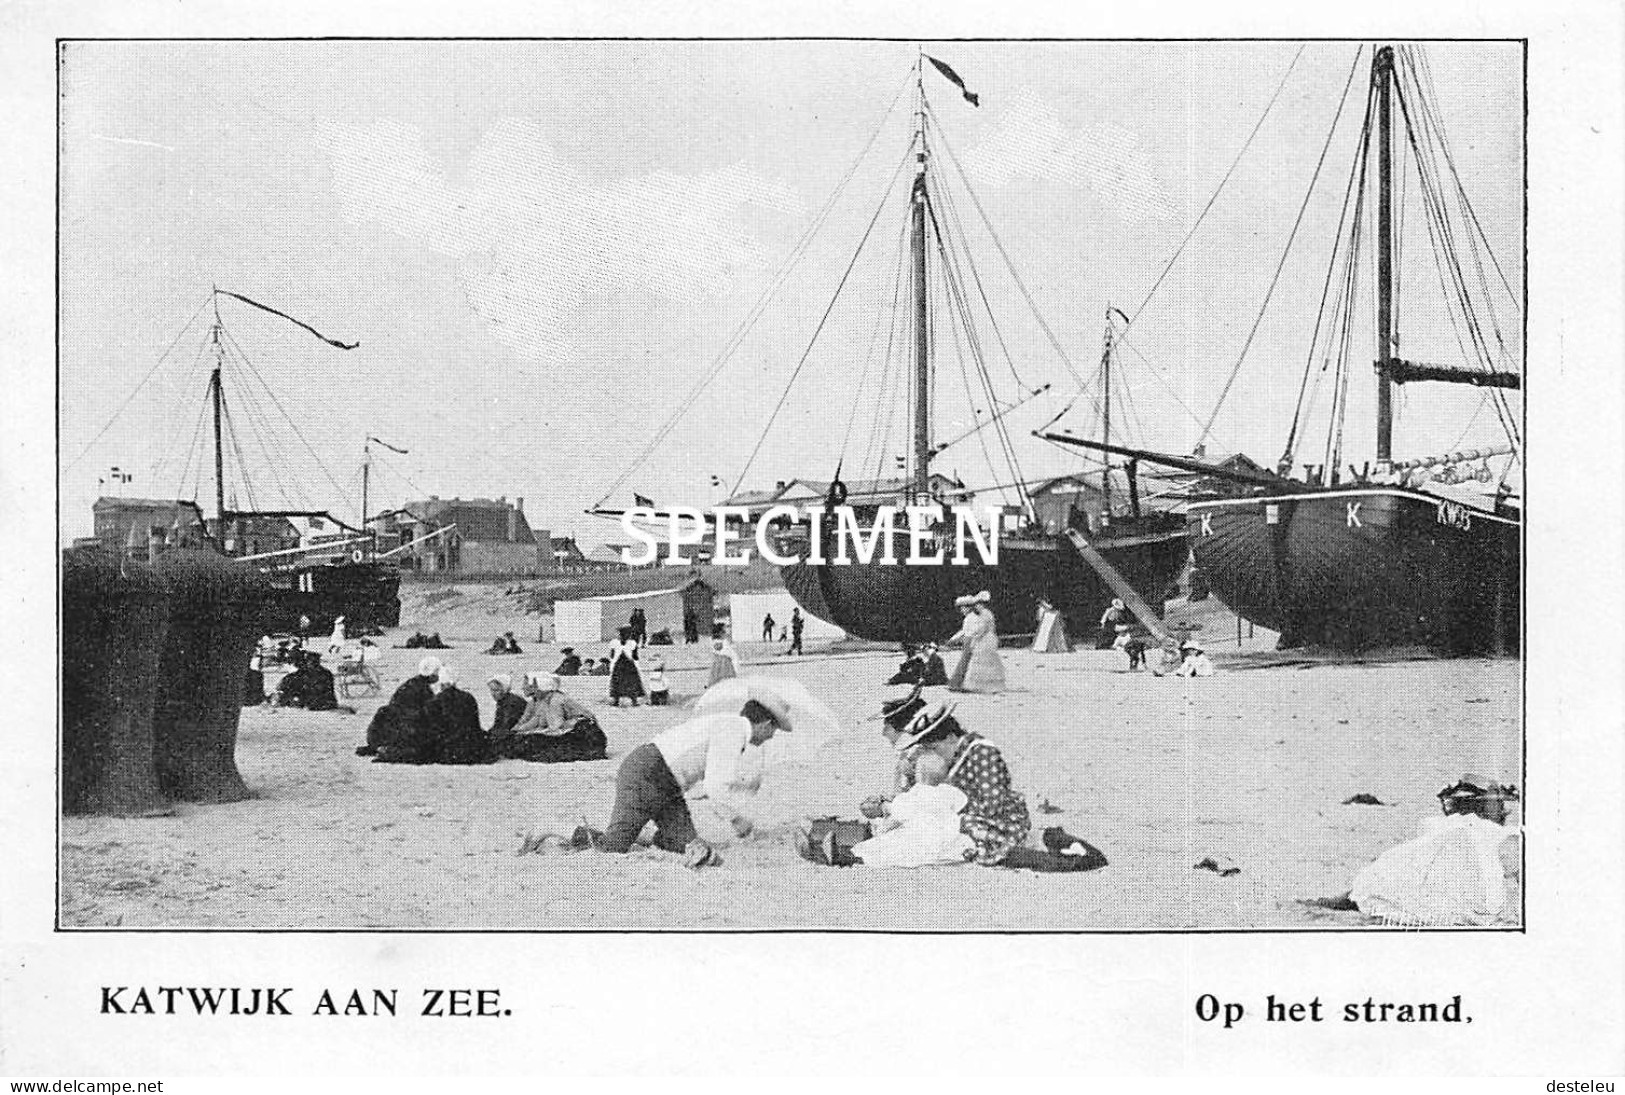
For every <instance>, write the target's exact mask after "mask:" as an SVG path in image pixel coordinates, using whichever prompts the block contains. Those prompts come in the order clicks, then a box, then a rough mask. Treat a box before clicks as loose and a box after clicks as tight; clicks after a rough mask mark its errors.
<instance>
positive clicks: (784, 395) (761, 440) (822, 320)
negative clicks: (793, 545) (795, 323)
mask: <svg viewBox="0 0 1625 1095" xmlns="http://www.w3.org/2000/svg"><path fill="white" fill-rule="evenodd" d="M913 151H914V147H913V145H912V144H911V145H910V146H909V148H908V150H907V151H906V152H905V153H904V154H903V158H902V159H901V160H899V161H898V162H897V169H896V170H895V171H893V172H892V177H891V180H890V181H889V182H887V184H886V191H885V193H884V194H882V195H881V197H880V204H879V205H877V206H876V207H875V213H874V216H872V217H870V218H869V224H868V227H866V228H864V230H863V238H862V239H860V240H858V247H857V250H855V251H854V252H852V260H851V261H850V262H848V263H847V264H846V270H845V271H844V272H843V273H842V274H841V280H840V282H839V283H838V284H837V285H836V286H835V295H834V296H832V297H830V300H829V304H828V306H826V307H825V308H824V314H823V315H822V316H820V317H819V319H818V326H817V327H815V328H814V329H813V333H812V338H811V339H809V340H808V342H807V348H806V349H805V350H803V351H802V352H801V359H800V360H799V361H797V362H796V367H795V370H794V371H793V372H791V374H790V380H789V383H787V384H785V386H784V391H783V392H781V393H780V394H779V401H778V402H777V403H776V404H774V406H773V413H772V414H770V415H768V418H767V424H766V425H765V426H763V427H762V433H761V435H760V436H759V437H757V439H756V445H755V447H754V448H752V449H751V450H750V457H749V459H747V460H746V461H745V466H744V468H743V469H742V470H741V471H740V473H739V478H738V479H736V480H735V481H734V485H733V490H732V491H731V492H730V493H731V494H738V493H739V487H740V485H741V484H742V483H744V481H745V476H747V475H749V474H750V468H751V465H752V464H754V463H755V462H756V455H757V454H758V453H759V452H761V451H762V445H764V444H765V443H766V442H767V435H768V433H769V432H770V431H771V430H772V429H773V422H774V421H775V420H776V419H777V418H778V417H779V411H781V410H783V409H784V404H785V401H786V400H787V399H789V398H790V391H791V389H792V388H794V387H795V384H796V378H798V377H799V376H800V375H801V370H802V369H803V368H804V367H805V366H806V364H807V358H808V357H809V356H810V355H811V354H812V351H813V347H814V346H815V345H817V344H818V336H819V335H820V334H822V333H823V330H824V324H826V323H828V322H829V317H830V313H831V312H833V311H834V310H835V303H836V301H838V300H840V299H841V290H842V289H844V288H846V282H847V279H848V278H849V277H851V276H852V268H853V267H855V266H856V265H857V263H858V257H859V256H860V255H862V254H863V246H864V244H866V243H868V242H869V234H870V233H871V232H873V231H874V227H875V222H876V221H878V220H879V219H880V214H881V211H882V210H884V209H885V208H886V201H887V199H889V198H890V197H891V189H892V184H893V183H895V182H896V179H897V175H898V173H899V172H901V171H902V169H903V165H904V164H906V163H907V162H908V156H909V153H911V152H913ZM611 493H613V491H611ZM605 497H608V495H606V496H605Z"/></svg>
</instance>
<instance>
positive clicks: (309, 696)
mask: <svg viewBox="0 0 1625 1095" xmlns="http://www.w3.org/2000/svg"><path fill="white" fill-rule="evenodd" d="M271 703H272V704H273V705H274V706H276V707H300V708H303V709H305V710H306V711H337V710H339V701H338V697H337V696H336V695H335V694H334V691H333V674H332V673H331V672H330V671H329V670H328V669H327V667H326V666H324V665H322V656H321V655H320V654H318V653H316V652H315V651H314V650H301V651H299V652H298V653H297V654H296V655H295V660H294V669H293V672H291V673H289V674H287V675H286V676H284V677H283V678H282V680H281V681H280V682H279V683H278V684H277V687H276V691H275V692H273V693H272V694H271ZM345 710H347V711H350V712H352V713H353V712H354V710H355V709H354V708H345Z"/></svg>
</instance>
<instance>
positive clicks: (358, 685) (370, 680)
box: [333, 647, 384, 700]
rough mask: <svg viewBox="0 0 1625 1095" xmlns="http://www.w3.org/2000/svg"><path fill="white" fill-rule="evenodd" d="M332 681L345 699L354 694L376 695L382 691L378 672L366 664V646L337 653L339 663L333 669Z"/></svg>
mask: <svg viewBox="0 0 1625 1095" xmlns="http://www.w3.org/2000/svg"><path fill="white" fill-rule="evenodd" d="M333 683H334V684H335V685H337V686H338V692H339V695H341V696H343V697H344V698H345V699H347V700H348V699H353V698H355V697H356V696H376V695H378V693H379V692H381V691H383V687H384V686H383V684H382V683H381V682H380V681H379V680H378V673H377V671H375V670H374V669H373V668H372V666H370V665H368V664H367V650H366V647H361V648H359V649H350V648H346V649H345V650H343V651H342V652H340V654H339V663H338V666H337V667H336V668H334V670H333Z"/></svg>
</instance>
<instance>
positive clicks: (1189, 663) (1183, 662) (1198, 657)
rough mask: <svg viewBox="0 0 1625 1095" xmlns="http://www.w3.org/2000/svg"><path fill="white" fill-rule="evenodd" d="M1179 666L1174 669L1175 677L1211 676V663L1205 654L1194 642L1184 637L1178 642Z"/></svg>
mask: <svg viewBox="0 0 1625 1095" xmlns="http://www.w3.org/2000/svg"><path fill="white" fill-rule="evenodd" d="M1179 657H1180V663H1179V668H1178V669H1176V670H1174V676H1176V677H1211V676H1213V663H1212V662H1211V661H1209V660H1208V656H1207V654H1206V653H1205V652H1204V651H1203V650H1202V648H1201V647H1199V646H1197V645H1196V644H1195V643H1194V642H1192V641H1191V640H1189V639H1186V640H1185V641H1184V642H1182V643H1180V644H1179Z"/></svg>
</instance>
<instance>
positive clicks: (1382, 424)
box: [1371, 46, 1394, 463]
mask: <svg viewBox="0 0 1625 1095" xmlns="http://www.w3.org/2000/svg"><path fill="white" fill-rule="evenodd" d="M1371 77H1372V79H1373V80H1375V81H1376V84H1377V461H1378V462H1379V463H1381V462H1384V461H1387V460H1391V459H1392V458H1393V442H1394V389H1393V382H1392V381H1391V380H1390V379H1389V375H1390V369H1391V368H1392V366H1393V360H1394V312H1393V294H1394V270H1393V247H1394V231H1393V219H1392V218H1393V208H1392V201H1393V174H1392V173H1393V162H1392V157H1393V141H1392V133H1391V129H1392V107H1391V98H1392V91H1393V82H1394V49H1393V47H1392V46H1384V47H1382V49H1380V50H1378V51H1377V56H1376V60H1374V61H1373V62H1372V68H1371Z"/></svg>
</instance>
